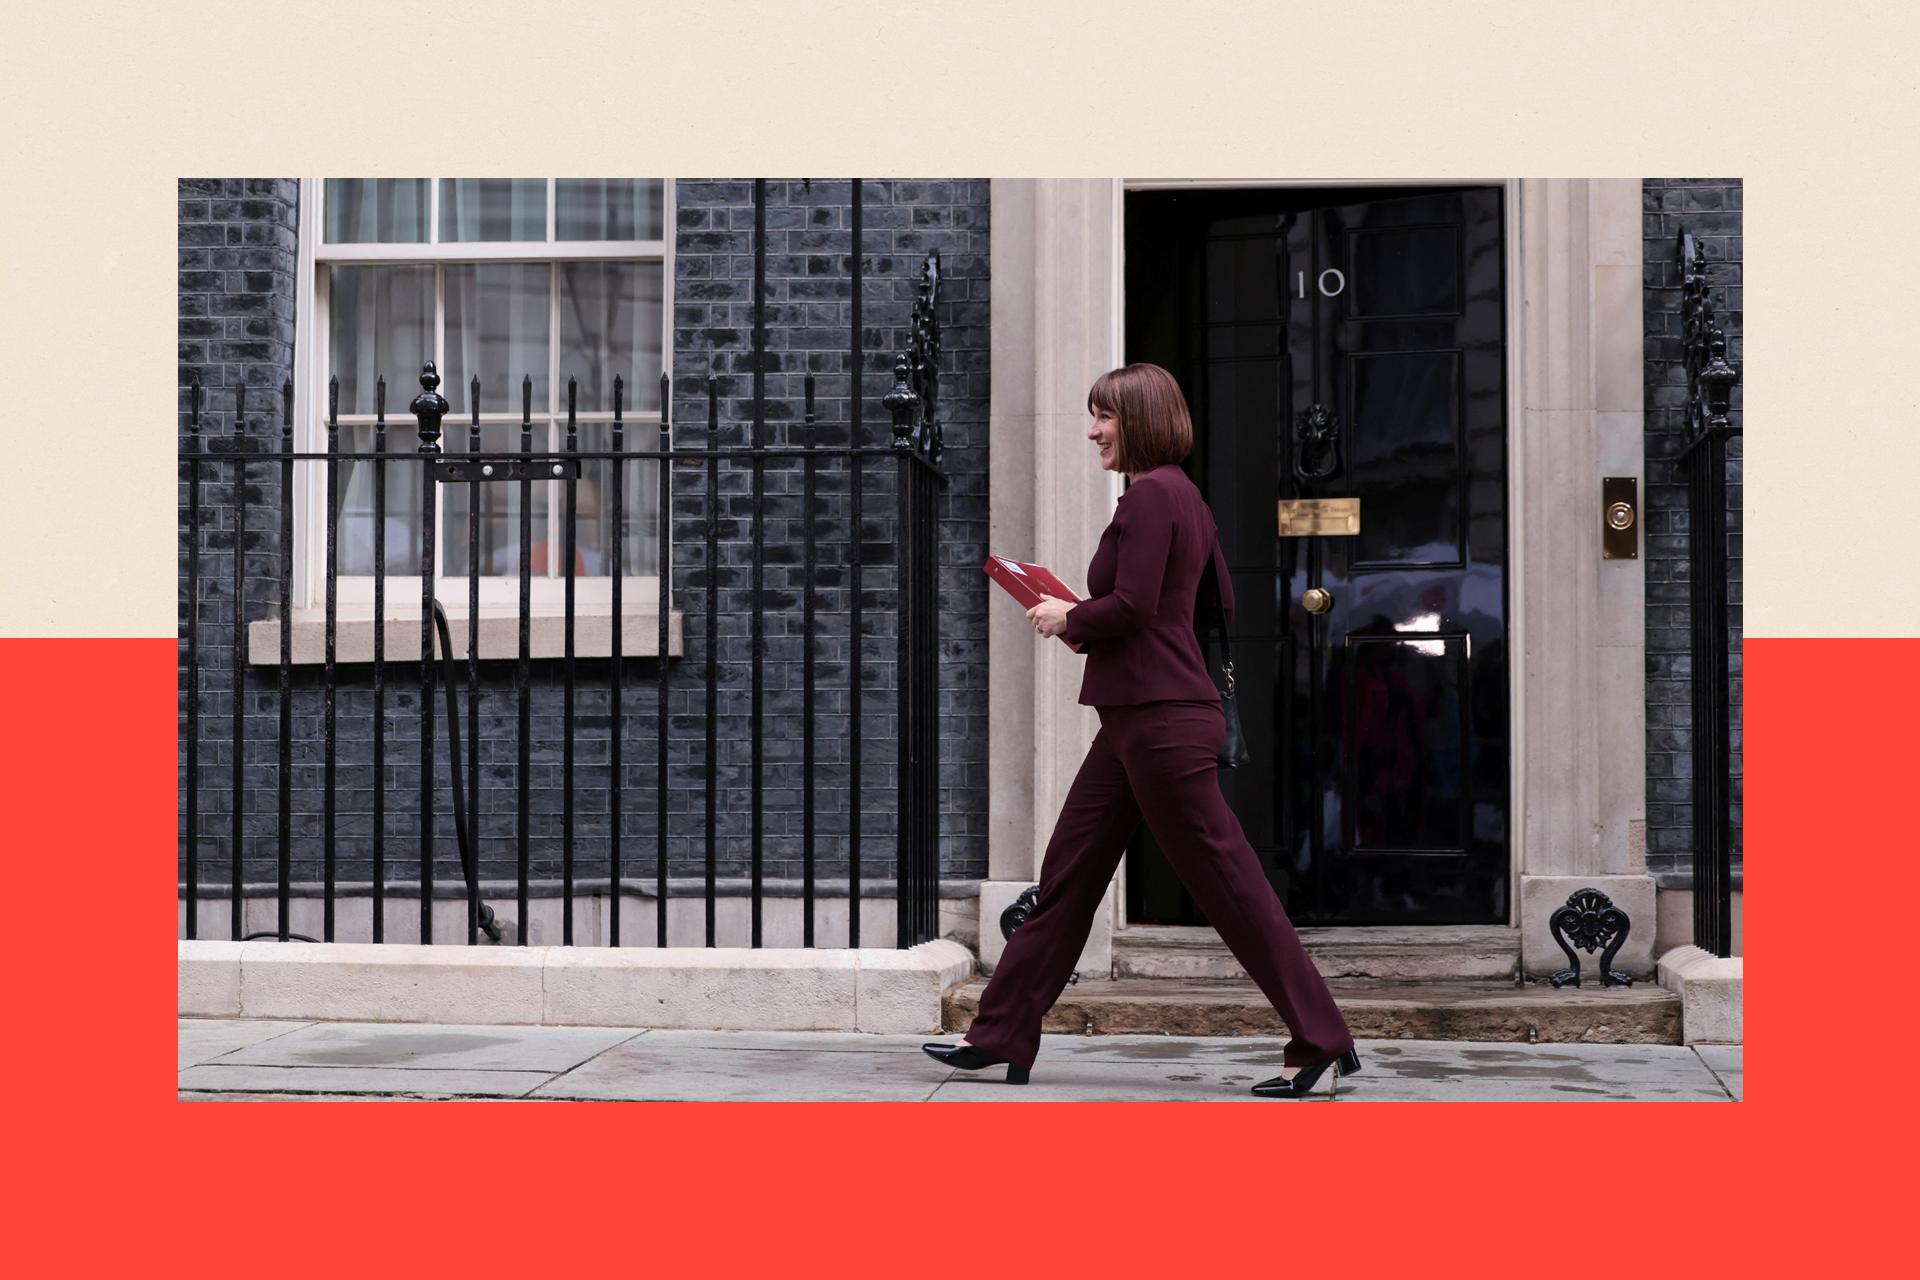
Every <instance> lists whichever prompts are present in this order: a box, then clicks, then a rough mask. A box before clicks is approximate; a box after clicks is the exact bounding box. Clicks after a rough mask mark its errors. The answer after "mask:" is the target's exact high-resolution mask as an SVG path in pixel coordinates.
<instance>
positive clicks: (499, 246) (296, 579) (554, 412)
mask: <svg viewBox="0 0 1920 1280" xmlns="http://www.w3.org/2000/svg"><path fill="white" fill-rule="evenodd" d="M440 181H441V180H440V179H439V178H431V179H429V180H428V190H429V193H430V204H429V209H428V217H427V227H428V240H427V242H425V243H408V244H328V243H326V242H325V238H324V228H325V226H326V208H325V200H326V181H325V179H322V178H302V179H300V180H299V182H300V218H299V223H298V227H299V231H298V264H299V265H298V275H297V279H296V283H295V300H294V307H295V332H294V388H295V391H294V448H295V449H296V450H297V451H299V452H314V453H318V452H322V451H324V450H325V449H326V447H327V377H328V373H327V371H328V369H329V367H330V360H329V358H328V357H329V348H328V342H329V337H330V330H331V325H330V323H329V321H330V316H329V313H328V311H327V305H328V301H329V300H328V297H327V281H328V274H327V269H328V268H329V267H332V266H337V265H342V264H368V265H373V264H397V265H434V266H440V265H444V264H447V263H469V262H542V263H550V262H564V261H596V262H598V261H635V262H657V263H659V264H660V267H661V302H660V326H661V334H660V350H661V361H662V364H663V367H665V368H666V369H668V370H671V369H672V366H673V285H674V279H673V231H672V228H673V226H674V181H673V179H671V178H667V179H663V180H662V195H661V202H662V209H661V212H662V219H661V221H662V224H663V225H662V227H661V230H662V233H663V238H662V239H659V240H574V241H568V240H555V239H554V233H555V230H556V225H555V218H554V212H555V210H554V204H555V189H556V185H557V182H556V179H554V178H548V179H547V180H546V182H547V226H546V230H547V238H546V240H544V241H539V240H520V241H510V242H468V241H462V242H449V243H442V242H440V239H439V235H440ZM435 279H436V293H442V291H443V290H444V287H445V283H444V282H445V274H444V272H439V271H436V272H435ZM555 279H556V281H557V279H558V273H555ZM555 288H558V285H557V283H556V285H555ZM444 302H445V300H444V296H443V293H442V296H439V297H436V304H435V316H436V319H435V333H434V349H435V351H436V352H437V353H438V355H437V357H436V364H437V366H438V367H439V368H441V369H443V370H444V369H445V368H446V367H447V366H446V359H445V306H444ZM547 350H548V356H547V360H548V365H547V395H548V404H547V406H546V408H545V409H544V410H542V409H539V408H536V410H535V415H536V420H538V419H539V418H541V417H545V418H546V419H547V420H548V421H549V422H550V423H553V424H554V426H553V427H552V428H551V430H552V436H551V437H550V441H547V442H543V441H541V440H540V439H539V437H538V435H537V434H536V436H535V448H536V449H541V448H547V447H552V448H555V449H558V448H560V447H562V446H563V442H564V434H565V432H564V421H565V414H566V405H565V390H564V388H563V387H562V386H561V385H560V377H559V360H560V342H559V335H558V333H555V332H550V333H549V336H548V346H547ZM441 391H442V394H445V386H444V384H443V386H442V387H441ZM418 393H419V386H418V384H417V382H416V381H415V379H414V377H412V376H409V375H408V373H407V372H406V371H401V372H399V373H398V374H397V375H390V376H389V381H388V383H387V445H388V448H389V449H391V450H392V451H393V452H394V453H396V454H411V453H414V452H415V451H416V450H417V449H418V447H419V438H418V434H417V424H416V422H415V420H414V418H413V415H411V414H410V413H408V412H407V405H408V403H409V402H411V401H412V399H413V397H414V396H415V395H417V394H418ZM622 416H623V418H624V420H625V422H626V423H627V426H628V431H627V444H628V447H629V448H632V449H636V450H644V449H651V448H655V447H657V445H658V440H659V423H660V414H659V413H658V412H657V411H656V412H635V411H632V410H628V411H627V412H626V413H624V414H623V415H622ZM577 417H578V420H579V421H581V422H583V423H584V422H610V421H611V420H612V418H613V415H612V413H611V412H594V413H586V412H582V413H580V414H578V415H577ZM481 420H482V422H488V423H495V422H506V421H509V420H510V421H512V422H514V423H518V422H519V421H520V412H519V407H518V405H517V404H516V405H514V406H512V409H511V412H510V413H493V412H486V413H483V414H482V415H481ZM356 421H357V419H356ZM468 421H470V419H469V418H468V417H467V416H466V415H463V414H450V415H448V416H447V418H446V419H445V421H444V424H443V432H442V435H441V447H442V448H443V449H445V450H447V451H449V452H461V451H463V450H464V447H465V443H466V430H467V423H468ZM297 470H298V472H299V473H300V475H299V476H298V478H297V480H296V483H295V486H294V525H295V555H294V562H293V569H294V576H293V584H292V585H293V605H294V608H295V610H296V611H297V613H299V614H301V615H305V616H303V617H301V618H298V619H297V620H296V624H295V626H296V632H297V631H298V630H300V629H301V623H303V622H311V621H313V620H314V619H315V618H317V617H318V616H320V614H319V611H323V610H324V608H325V604H326V567H327V566H326V524H325V514H326V471H325V468H324V467H323V466H321V465H319V464H317V463H302V464H300V465H299V466H298V468H297ZM403 476H404V477H405V479H402V478H401V477H403ZM389 477H390V479H389V484H390V485H391V484H394V483H402V484H405V483H417V482H418V479H419V477H418V469H417V467H415V466H411V465H406V466H402V467H399V468H393V469H390V471H389ZM555 487H556V488H557V487H558V486H557V484H556V486H555ZM560 506H561V503H559V502H558V501H554V500H550V501H549V503H548V520H549V527H550V530H551V529H554V528H556V527H557V526H558V524H559V523H560V521H561V519H562V516H561V514H560V511H559V508H560ZM442 518H443V519H444V516H443V517H442ZM443 533H444V529H443ZM440 541H441V543H442V545H444V541H445V539H444V538H442V539H441V540H440ZM546 541H547V542H548V544H549V563H548V565H547V568H546V571H545V572H544V573H543V572H540V571H538V570H536V573H535V575H534V578H533V582H532V587H533V590H532V601H531V608H532V612H533V614H534V615H535V616H536V617H543V618H551V617H558V616H560V615H561V614H562V613H563V612H564V609H565V590H566V582H565V579H564V578H562V577H560V576H558V575H559V568H560V566H559V563H558V561H559V559H560V553H559V551H558V545H559V542H560V539H559V538H558V537H556V536H549V537H548V538H547V539H546ZM671 556H672V549H671V546H670V545H666V544H664V543H663V545H662V546H661V547H660V558H661V563H663V564H670V563H671V562H672V560H671ZM446 562H447V557H446V556H445V554H444V552H441V553H438V554H436V556H435V565H434V572H435V588H434V590H435V595H436V596H437V597H438V598H439V600H440V602H441V604H442V605H443V606H444V607H445V608H446V610H447V613H448V615H449V616H450V617H453V616H458V617H461V618H464V617H465V615H466V608H467V598H468V597H467V591H468V588H467V578H466V575H464V574H460V575H454V576H449V575H447V574H446V573H445V565H446ZM419 581H420V580H419V576H418V575H417V574H390V575H388V578H387V593H386V600H387V613H388V615H389V616H390V617H396V616H397V617H408V616H411V617H415V618H417V617H418V615H419V609H420V604H419V598H420V592H419ZM335 586H336V599H337V601H338V604H339V607H340V617H341V620H342V625H343V626H345V625H350V622H351V621H353V620H358V619H357V618H356V615H358V616H359V617H361V618H365V619H368V620H370V619H371V616H372V605H373V578H372V577H371V576H370V575H368V576H359V575H355V576H347V575H341V576H340V577H338V578H336V580H335ZM519 593H520V581H519V577H518V575H512V576H504V577H503V576H497V575H496V576H483V577H482V578H481V579H480V605H481V612H482V615H483V616H486V615H490V614H493V613H495V612H498V611H502V610H505V611H508V612H513V613H517V612H518V607H519ZM621 594H622V601H621V607H622V612H623V614H626V615H627V617H628V619H629V621H630V622H631V621H632V619H633V616H634V615H635V614H642V615H649V616H657V614H656V610H657V607H658V602H659V599H660V581H659V578H658V577H657V576H656V575H653V574H648V575H644V576H636V575H625V576H624V577H623V585H622V590H621ZM574 599H575V605H576V611H578V612H585V613H595V612H597V613H602V614H604V613H606V612H607V611H608V610H610V609H611V608H612V603H613V583H612V579H611V578H608V577H576V578H575V579H574ZM634 639H635V640H639V639H640V637H638V636H636V637H634ZM676 639H677V637H676ZM459 643H460V642H459V641H458V640H456V645H458V644H459ZM303 647H304V646H303ZM674 648H675V651H676V652H677V651H678V645H677V643H676V645H675V646H674ZM646 651H648V652H650V651H651V650H650V648H649V649H648V650H646ZM482 652H483V653H485V652H486V648H485V646H483V650H482ZM628 652H630V653H638V652H641V648H640V646H639V645H636V644H633V643H632V642H630V647H629V648H628ZM395 656H396V657H402V656H404V655H401V654H396V655H395Z"/></svg>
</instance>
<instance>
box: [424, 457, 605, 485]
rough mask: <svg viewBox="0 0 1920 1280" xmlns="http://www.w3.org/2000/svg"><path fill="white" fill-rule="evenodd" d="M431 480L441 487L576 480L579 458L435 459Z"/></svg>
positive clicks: (578, 470)
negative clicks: (436, 481) (447, 485)
mask: <svg viewBox="0 0 1920 1280" xmlns="http://www.w3.org/2000/svg"><path fill="white" fill-rule="evenodd" d="M433 478H434V479H435V480H438V481H439V482H440V483H441V484H471V483H473V482H474V481H475V480H482V481H486V480H578V479H579V478H580V459H578V458H534V459H532V460H528V459H527V458H524V457H521V456H520V455H519V454H513V453H484V454H479V455H477V456H469V457H465V458H458V459H450V458H435V459H434V460H433Z"/></svg>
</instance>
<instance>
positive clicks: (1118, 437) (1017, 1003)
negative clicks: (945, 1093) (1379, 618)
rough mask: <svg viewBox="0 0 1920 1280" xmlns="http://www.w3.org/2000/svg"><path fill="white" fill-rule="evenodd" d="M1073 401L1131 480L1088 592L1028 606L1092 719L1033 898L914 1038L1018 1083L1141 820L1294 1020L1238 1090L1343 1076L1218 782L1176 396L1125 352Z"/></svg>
mask: <svg viewBox="0 0 1920 1280" xmlns="http://www.w3.org/2000/svg"><path fill="white" fill-rule="evenodd" d="M1087 409H1088V412H1090V413H1091V414H1092V415H1093V422H1092V424H1091V425H1090V426H1089V427H1088V429H1087V438H1088V439H1089V440H1091V441H1092V442H1093V443H1094V444H1095V445H1096V446H1097V447H1098V449H1099V454H1100V466H1101V468H1102V469H1103V470H1107V471H1119V472H1121V473H1123V474H1124V475H1126V476H1127V477H1128V479H1129V480H1131V481H1132V484H1131V485H1130V486H1129V488H1128V489H1127V492H1126V493H1125V494H1124V495H1123V496H1122V497H1121V499H1120V503H1119V506H1118V508H1117V509H1116V510H1115V512H1114V516H1113V523H1111V524H1109V525H1108V526H1107V529H1106V532H1105V533H1103V534H1102V535H1101V536H1100V545H1099V548H1098V549H1097V550H1096V551H1095V552H1094V556H1093V563H1092V564H1091V565H1089V566H1088V568H1087V590H1088V593H1089V594H1088V598H1087V599H1085V600H1082V601H1080V602H1079V603H1077V604H1068V603H1067V602H1066V601H1064V600H1054V599H1046V600H1042V601H1041V602H1040V603H1039V604H1037V605H1035V606H1034V607H1033V608H1032V609H1029V610H1028V611H1027V617H1028V619H1029V620H1030V621H1031V622H1032V623H1033V628H1034V631H1035V632H1036V633H1038V634H1039V635H1041V636H1059V635H1064V636H1066V638H1067V639H1069V640H1071V641H1073V642H1074V643H1076V644H1079V645H1082V646H1083V652H1084V654H1085V656H1086V659H1087V667H1086V674H1085V677H1084V678H1083V681H1082V683H1081V687H1080V701H1081V702H1082V703H1083V704H1086V705H1088V706H1092V707H1094V708H1095V709H1097V710H1098V711H1099V713H1100V732H1099V734H1098V735H1096V736H1095V738H1094V740H1093V746H1092V748H1091V749H1090V750H1089V751H1088V753H1087V758H1086V762H1085V763H1084V764H1082V765H1081V766H1080V773H1079V775H1078V776H1077V777H1076V778H1075V779H1074V782H1073V786H1072V788H1071V789H1070V790H1069V791H1068V793H1067V801H1066V804H1065V806H1064V807H1063V808H1062V809H1061V811H1060V819H1059V821H1058V822H1057V823H1056V824H1055V825H1054V830H1053V838H1052V840H1050V841H1049V842H1048V844H1047V852H1046V857H1045V859H1044V860H1043V861H1042V863H1041V867H1040V893H1039V900H1038V901H1037V902H1036V903H1035V904H1034V907H1033V910H1032V911H1031V912H1029V913H1028V915H1027V919H1026V922H1025V923H1024V924H1022V925H1021V926H1020V928H1018V929H1017V930H1015V931H1014V933H1013V936H1012V937H1011V938H1009V939H1008V940H1007V948H1006V951H1005V952H1004V953H1003V954H1002V956H1001V958H1000V964H999V966H998V967H997V968H996V969H995V970H994V973H993V978H992V980H991V981H990V982H988V984H987V989H986V991H985V992H983V993H982V994H981V997H980V1011H979V1013H978V1014H977V1015H976V1016H975V1017H974V1020H973V1025H972V1026H971V1027H970V1028H968V1030H967V1035H966V1038H965V1039H963V1040H961V1041H960V1042H959V1043H958V1044H956V1045H946V1044H929V1045H927V1046H926V1051H927V1053H928V1054H930V1055H932V1056H933V1057H934V1058H935V1059H937V1060H938V1061H940V1062H943V1063H945V1064H946V1065H948V1066H951V1067H957V1068H960V1069H961V1070H966V1071H976V1070H979V1069H981V1068H983V1067H990V1066H997V1065H999V1064H1000V1063H1006V1064H1008V1065H1007V1080H1008V1082H1009V1083H1012V1084H1025V1083H1026V1082H1027V1078H1028V1071H1029V1069H1030V1068H1031V1067H1032V1065H1033V1060H1034V1057H1035V1055H1036V1054H1037V1053H1038V1052H1039V1048H1040V1021H1041V1018H1042V1017H1043V1016H1044V1015H1045V1014H1046V1011H1047V1010H1048V1009H1049V1008H1050V1007H1052V1005H1053V1002H1054V1000H1055V999H1056V998H1058V996H1059V994H1060V992H1061V990H1062V989H1063V988H1064V987H1065V986H1066V982H1067V975H1068V974H1069V973H1070V972H1071V971H1072V968H1073V963H1074V961H1075V960H1076V959H1077V958H1078V957H1079V955H1080V950H1081V948H1082V947H1083V946H1085V945H1086V940H1087V934H1088V932H1089V930H1090V929H1091V928H1092V926H1093V913H1094V911H1095V909H1096V908H1097V907H1098V906H1099V904H1100V902H1101V900H1102V898H1103V897H1104V895H1105V893H1106V887H1107V882H1108V881H1109V880H1111V879H1112V878H1113V873H1114V870H1115V869H1116V868H1117V867H1118V866H1119V864H1120V858H1121V855H1122V854H1123V853H1124V852H1125V851H1126V847H1127V843H1128V841H1130V840H1131V839H1132V838H1133V833H1134V832H1135V830H1137V829H1138V828H1139V825H1140V823H1141V821H1142V820H1143V819H1144V820H1145V822H1146V824H1147V826H1148V827H1149V828H1150V829H1151V830H1152V831H1153V834H1154V837H1155V839H1157V840H1158V841H1159V843H1160V847H1161V848H1162V849H1163V850H1164V851H1165V853H1166V856H1167V861H1168V862H1169V863H1171V864H1172V866H1173V869H1174V871H1175V872H1176V873H1177V874H1178V875H1179V877H1180V880H1181V883H1183V884H1184V885H1186V887H1187V891H1188V892H1189V893H1191V894H1192V895H1193V899H1194V901H1195V902H1196V903H1197V904H1198V905H1199V907H1200V909H1201V911H1203V912H1205V913H1206V917H1207V919H1208V920H1209V921H1210V922H1211V923H1212V924H1213V927H1214V928H1215V929H1216V930H1218V931H1219V934H1220V937H1221V939H1222V940H1223V941H1225V942H1226V944H1227V946H1228V948H1229V949H1231V950H1232V952H1233V954H1234V956H1235V957H1236V958H1237V959H1238V960H1239V961H1240V963H1241V965H1242V966H1244V967H1245V969H1246V971H1247V974H1248V975H1249V976H1250V977H1251V978H1252V979H1253V980H1254V982H1256V983H1257V984H1259V987H1260V990H1261V991H1262V992H1263V993H1265V995H1266V997H1267V999H1269V1000H1271V1001H1272V1002H1273V1006H1274V1008H1276V1009H1278V1010H1279V1011H1280V1015H1281V1017H1283V1018H1285V1019H1286V1022H1287V1026H1288V1028H1290V1029H1291V1030H1292V1032H1293V1038H1292V1039H1291V1040H1289V1041H1288V1042H1287V1046H1286V1053H1285V1057H1284V1063H1285V1068H1286V1069H1285V1070H1284V1071H1283V1072H1282V1074H1281V1075H1279V1076H1277V1077H1275V1078H1274V1079H1272V1080H1266V1081H1263V1082H1261V1083H1260V1084H1257V1085H1255V1086H1253V1092H1254V1093H1255V1094H1256V1095H1258V1096H1260V1097H1265V1098H1300V1097H1305V1096H1306V1095H1307V1093H1308V1091H1309V1090H1311V1089H1312V1088H1313V1086H1314V1084H1315V1083H1316V1082H1318V1081H1319V1079H1320V1077H1321V1075H1322V1074H1324V1073H1325V1072H1326V1070H1327V1069H1328V1068H1329V1067H1332V1068H1334V1070H1335V1071H1336V1072H1344V1073H1346V1074H1349V1075H1351V1074H1352V1073H1353V1072H1356V1071H1358V1070H1359V1069H1360V1060H1359V1057H1358V1055H1357V1054H1355V1052H1354V1049H1353V1035H1352V1033H1351V1032H1350V1031H1349V1030H1348V1029H1347V1024H1346V1019H1344V1018H1343V1017H1341V1015H1340V1010H1339V1009H1338V1008H1337V1007H1335V1005H1334V1002H1333V996H1332V994H1331V993H1330V992H1329V991H1328V990H1327V984H1326V983H1325V982H1324V981H1323V980H1322V979H1321V977H1320V974H1319V973H1318V971H1316V970H1315V969H1314V967H1313V962H1312V961H1311V960H1309V959H1308V958H1307V953H1306V949H1305V948H1304V947H1302V946H1301V945H1300V938H1299V935H1297V934H1296V933H1294V931H1293V925H1292V923H1291V922H1289V921H1288V919H1287V914H1286V911H1285V910H1284V909H1283V908H1282V907H1281V905H1280V900H1279V898H1278V897H1276V896H1275V894H1274V892H1273V889H1272V887H1271V886H1270V885H1269V884H1268V882H1267V879H1266V876H1265V875H1264V874H1262V872H1261V870H1260V864H1259V860H1258V859H1257V858H1256V857H1255V855H1254V852H1253V847H1252V846H1251V845H1249V844H1248V843H1247V838H1246V835H1245V834H1244V833H1243V832H1242V831H1241V829H1240V823H1239V820H1238V819H1236V818H1235V817H1234V815H1233V811H1232V810H1230V809H1229V808H1227V804H1226V801H1225V800H1223V799H1222V798H1221V795H1220V785H1219V778H1218V777H1217V774H1216V771H1217V769H1218V763H1217V757H1218V755H1219V752H1220V749H1221V743H1222V741H1223V739H1224V736H1225V721H1224V720H1223V718H1222V715H1221V709H1220V694H1219V692H1218V690H1216V689H1215V687H1214V684H1213V680H1212V678H1211V677H1210V676H1209V675H1208V674H1207V667H1206V662H1205V660H1204V659H1203V658H1202V657H1201V653H1200V644H1199V640H1198V638H1197V636H1196V634H1195V624H1196V622H1197V621H1200V622H1209V621H1212V620H1213V613H1214V610H1213V603H1214V598H1215V597H1214V594H1213V593H1214V586H1213V583H1217V584H1218V590H1219V593H1220V595H1219V599H1220V603H1221V607H1222V609H1223V610H1224V612H1225V614H1226V617H1224V618H1220V619H1219V621H1220V622H1221V623H1222V624H1224V623H1225V622H1226V621H1227V620H1228V619H1230V618H1231V617H1232V614H1233V587H1232V584H1231V582H1230V581H1229V580H1228V577H1227V572H1226V563H1225V557H1224V556H1223V555H1222V554H1221V553H1220V546H1219V540H1218V537H1217V535H1216V533H1215V529H1214V524H1213V515H1212V513H1211V512H1210V511H1208V509H1207V504H1206V503H1205V502H1204V501H1203V500H1202V499H1201V497H1200V491H1199V490H1198V489H1196V488H1194V485H1193V482H1192V481H1191V480H1189V479H1187V476H1186V473H1185V472H1183V471H1182V470H1181V469H1180V465H1179V464H1180V463H1181V462H1182V461H1184V460H1185V459H1186V456H1187V454H1188V453H1189V452H1190V451H1191V450H1192V448H1193V424H1192V421H1191V419H1190V418H1189V416H1188V413H1187V404H1186V399H1185V397H1184V396H1182V395H1181V394H1180V387H1179V384H1178V383H1176V382H1175V381H1174V379H1173V375H1171V374H1169V373H1168V372H1167V371H1166V370H1165V369H1162V368H1160V367H1158V366H1157V365H1150V364H1132V365H1128V366H1127V367H1126V368H1124V369H1116V370H1114V371H1112V372H1110V373H1105V374H1102V375H1101V376H1100V378H1099V380H1098V381H1096V382H1095V383H1094V384H1093V389H1092V390H1091V391H1089V392H1088V393H1087ZM1209 567H1211V568H1212V573H1211V574H1209V573H1208V572H1207V570H1208V568H1209ZM1203 580H1207V581H1208V585H1207V587H1206V592H1205V594H1204V595H1200V591H1201V587H1202V583H1203ZM1196 597H1198V600H1197V603H1198V605H1199V607H1198V608H1197V609H1196Z"/></svg>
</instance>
